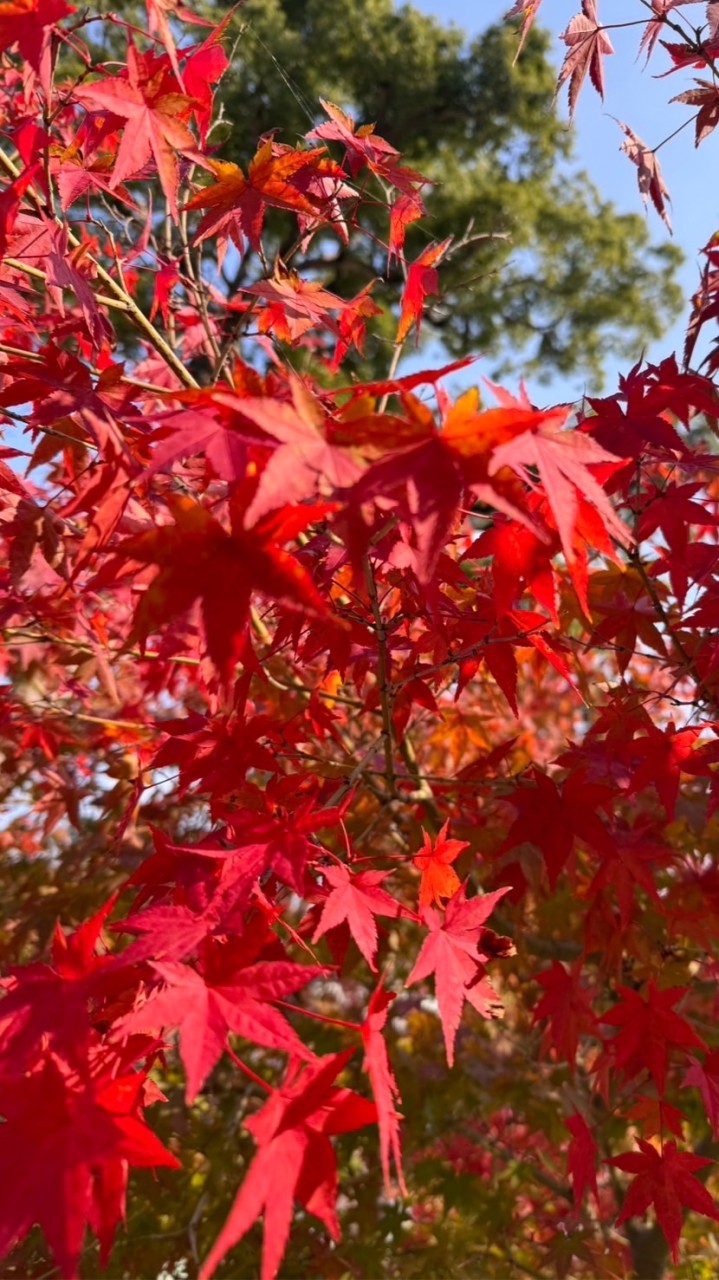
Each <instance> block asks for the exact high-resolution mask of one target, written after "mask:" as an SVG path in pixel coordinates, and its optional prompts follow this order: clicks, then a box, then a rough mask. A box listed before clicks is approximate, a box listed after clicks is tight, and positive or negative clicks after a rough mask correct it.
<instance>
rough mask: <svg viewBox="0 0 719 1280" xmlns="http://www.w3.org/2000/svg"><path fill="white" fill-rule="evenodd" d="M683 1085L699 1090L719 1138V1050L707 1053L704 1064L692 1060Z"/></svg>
mask: <svg viewBox="0 0 719 1280" xmlns="http://www.w3.org/2000/svg"><path fill="white" fill-rule="evenodd" d="M682 1084H683V1086H684V1088H685V1089H689V1088H692V1087H693V1088H695V1089H699V1091H700V1093H701V1095H702V1102H703V1103H704V1108H705V1110H706V1113H707V1118H708V1120H709V1123H710V1125H711V1127H712V1131H713V1133H714V1136H715V1137H719V1050H714V1052H713V1053H707V1055H706V1056H705V1058H704V1061H703V1062H699V1061H698V1060H697V1059H696V1058H690V1060H689V1069H688V1070H687V1072H686V1074H685V1076H684V1079H683V1080H682Z"/></svg>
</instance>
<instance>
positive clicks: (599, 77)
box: [555, 0, 614, 119]
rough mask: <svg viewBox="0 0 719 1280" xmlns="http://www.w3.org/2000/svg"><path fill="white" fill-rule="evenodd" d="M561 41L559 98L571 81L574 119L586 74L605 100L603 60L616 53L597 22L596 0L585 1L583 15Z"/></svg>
mask: <svg viewBox="0 0 719 1280" xmlns="http://www.w3.org/2000/svg"><path fill="white" fill-rule="evenodd" d="M559 38H560V40H563V41H564V43H565V44H566V45H567V52H566V54H565V56H564V62H563V63H562V66H561V70H560V72H559V79H558V81H557V88H556V93H555V97H556V95H557V94H558V93H559V90H560V89H561V87H562V85H563V84H564V83H565V81H566V80H569V115H570V119H571V117H572V116H573V115H574V111H575V108H576V105H577V98H578V97H579V91H580V89H581V87H582V85H583V84H584V80H585V77H586V74H587V72H589V79H590V80H591V82H592V84H593V85H594V88H595V89H596V91H597V93H598V94H599V96H600V98H603V97H604V65H603V62H602V59H603V57H604V55H605V54H607V53H614V49H613V47H612V42H611V40H610V39H609V36H608V35H607V33H606V30H605V28H604V27H601V26H600V25H599V23H598V21H597V9H596V2H595V0H582V12H581V13H578V14H576V16H575V17H574V18H572V20H571V22H570V23H569V26H568V27H567V29H566V31H563V32H562V34H561V36H560V37H559Z"/></svg>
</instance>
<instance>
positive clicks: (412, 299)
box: [397, 236, 452, 342]
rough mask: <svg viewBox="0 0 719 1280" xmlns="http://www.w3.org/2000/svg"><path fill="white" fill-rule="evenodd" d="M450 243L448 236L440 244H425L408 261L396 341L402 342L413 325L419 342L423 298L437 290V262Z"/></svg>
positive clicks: (450, 239)
mask: <svg viewBox="0 0 719 1280" xmlns="http://www.w3.org/2000/svg"><path fill="white" fill-rule="evenodd" d="M451 243H452V237H451V236H450V237H449V239H447V240H442V241H441V243H440V244H430V245H427V248H426V249H423V250H422V252H421V253H420V255H419V257H417V258H415V260H414V262H411V263H410V265H409V270H408V272H407V283H406V284H405V287H404V293H403V294H402V306H401V310H400V317H399V325H398V327H397V341H398V342H404V340H405V338H406V337H407V334H408V333H409V331H410V329H411V328H412V325H414V327H415V334H416V338H417V342H419V331H420V326H421V324H422V310H423V307H424V300H425V298H427V297H429V296H430V295H431V294H436V293H437V292H438V291H439V272H438V271H437V264H438V263H439V262H441V260H442V258H443V257H444V255H445V253H446V252H447V250H448V248H449V246H450V244H451Z"/></svg>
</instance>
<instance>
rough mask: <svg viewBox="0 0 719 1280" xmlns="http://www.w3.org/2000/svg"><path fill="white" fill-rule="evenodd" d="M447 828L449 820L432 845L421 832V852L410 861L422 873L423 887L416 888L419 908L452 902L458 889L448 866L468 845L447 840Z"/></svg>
mask: <svg viewBox="0 0 719 1280" xmlns="http://www.w3.org/2000/svg"><path fill="white" fill-rule="evenodd" d="M448 827H449V819H447V821H446V822H445V824H444V826H443V827H442V830H441V831H440V833H439V835H438V836H437V839H436V841H435V843H434V845H433V844H432V837H431V836H430V835H428V834H427V832H426V831H424V830H423V831H422V839H423V841H424V845H423V848H422V850H421V851H420V852H419V853H418V854H417V855H416V856H415V857H414V858H413V859H412V863H413V865H414V866H415V867H417V868H418V869H419V870H420V871H421V872H422V883H421V884H420V887H419V905H420V906H421V907H429V906H431V905H432V903H435V902H437V903H439V902H440V899H442V898H451V897H452V894H453V893H455V892H456V890H457V889H458V888H459V886H460V883H461V882H460V879H459V876H458V875H457V872H456V871H455V870H454V868H453V867H452V866H451V865H450V864H451V863H453V862H454V860H455V858H458V857H459V855H460V853H461V852H462V850H463V849H467V848H468V843H467V841H466V840H448V839H447V829H448Z"/></svg>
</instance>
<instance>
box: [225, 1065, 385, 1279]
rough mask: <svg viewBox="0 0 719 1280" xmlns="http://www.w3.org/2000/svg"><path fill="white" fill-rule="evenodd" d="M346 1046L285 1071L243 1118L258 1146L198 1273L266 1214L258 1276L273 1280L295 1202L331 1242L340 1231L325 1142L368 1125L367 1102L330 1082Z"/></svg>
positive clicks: (371, 1112)
mask: <svg viewBox="0 0 719 1280" xmlns="http://www.w3.org/2000/svg"><path fill="white" fill-rule="evenodd" d="M352 1052H353V1051H352V1050H351V1049H349V1050H347V1051H345V1052H344V1053H336V1054H334V1055H331V1056H329V1057H325V1058H317V1059H316V1060H315V1061H314V1062H312V1063H311V1064H309V1065H308V1066H305V1067H303V1068H301V1069H300V1070H299V1071H298V1069H297V1066H296V1065H295V1066H293V1067H291V1068H290V1069H289V1070H288V1073H287V1076H286V1079H285V1082H284V1084H283V1085H281V1086H280V1088H279V1089H273V1090H272V1091H271V1094H270V1097H269V1099H268V1101H267V1102H266V1103H265V1105H264V1107H262V1109H261V1110H260V1111H258V1112H257V1114H256V1115H254V1116H251V1117H250V1119H249V1120H247V1121H245V1126H246V1128H247V1129H249V1130H250V1132H251V1133H252V1135H253V1137H254V1138H255V1141H256V1142H257V1145H258V1148H259V1149H258V1152H257V1155H256V1156H255V1158H254V1160H253V1162H252V1164H251V1165H250V1168H249V1171H248V1173H247V1175H246V1177H245V1180H244V1182H243V1183H242V1186H241V1187H240V1190H239V1192H238V1194H237V1198H236V1200H235V1203H234V1204H233V1206H232V1209H231V1210H230V1214H229V1217H228V1219H227V1221H226V1223H225V1225H224V1227H223V1228H222V1231H221V1232H220V1234H219V1236H218V1237H217V1240H216V1241H215V1243H214V1245H213V1247H212V1249H211V1250H210V1253H209V1255H208V1257H207V1259H206V1261H205V1263H204V1265H203V1267H202V1270H201V1272H200V1280H210V1276H211V1275H212V1274H213V1272H214V1271H215V1270H216V1268H217V1266H218V1264H219V1263H220V1262H221V1261H222V1259H223V1258H224V1256H225V1254H226V1253H227V1252H228V1250H230V1249H231V1248H232V1246H233V1245H235V1244H237V1242H238V1241H239V1240H241V1239H242V1237H243V1236H244V1235H245V1234H246V1232H247V1231H249V1229H250V1227H251V1226H252V1224H253V1223H254V1222H255V1221H256V1220H257V1218H259V1217H260V1215H261V1214H264V1244H263V1249H262V1271H261V1280H274V1277H275V1276H276V1275H277V1272H278V1270H279V1267H280V1263H281V1261H282V1256H283V1254H284V1252H285V1248H286V1246H287V1239H288V1236H289V1231H290V1223H291V1221H292V1206H293V1202H294V1201H295V1200H297V1201H298V1202H299V1203H300V1204H301V1205H302V1206H303V1207H304V1208H305V1209H306V1210H307V1211H308V1213H312V1214H314V1215H315V1217H317V1218H319V1219H320V1221H321V1222H322V1223H323V1224H324V1226H325V1227H326V1229H327V1231H329V1233H330V1235H331V1236H332V1238H333V1239H334V1240H338V1239H339V1234H340V1229H339V1223H338V1221H337V1213H336V1210H335V1201H336V1199H337V1190H338V1188H337V1161H336V1159H335V1154H334V1151H333V1149H332V1145H331V1143H330V1141H329V1139H330V1137H331V1136H332V1135H333V1134H338V1133H349V1132H351V1131H352V1130H354V1129H360V1128H362V1127H363V1126H364V1125H366V1124H372V1123H373V1122H374V1121H375V1120H376V1117H377V1110H376V1108H375V1106H374V1104H373V1103H371V1102H368V1101H367V1100H366V1099H365V1098H362V1097H360V1096H359V1095H358V1094H356V1093H352V1092H351V1091H350V1090H349V1089H339V1088H335V1087H334V1086H333V1081H334V1079H335V1077H336V1076H337V1075H338V1074H339V1073H340V1071H342V1069H343V1068H344V1066H345V1065H346V1063H347V1061H348V1059H349V1058H350V1057H351V1056H352Z"/></svg>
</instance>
